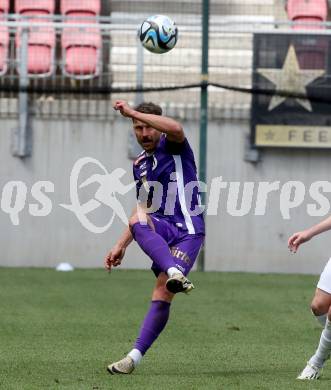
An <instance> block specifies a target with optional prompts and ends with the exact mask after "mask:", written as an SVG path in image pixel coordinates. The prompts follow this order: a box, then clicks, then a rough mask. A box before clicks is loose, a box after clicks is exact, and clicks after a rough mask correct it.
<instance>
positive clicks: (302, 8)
mask: <svg viewBox="0 0 331 390" xmlns="http://www.w3.org/2000/svg"><path fill="white" fill-rule="evenodd" d="M287 15H288V18H289V19H290V20H292V21H293V22H307V23H310V22H313V23H318V22H324V21H326V18H327V15H328V4H327V0H288V2H287ZM293 28H294V29H298V30H302V29H305V30H315V29H321V28H324V27H323V26H322V25H309V24H307V25H303V24H302V25H296V26H293Z"/></svg>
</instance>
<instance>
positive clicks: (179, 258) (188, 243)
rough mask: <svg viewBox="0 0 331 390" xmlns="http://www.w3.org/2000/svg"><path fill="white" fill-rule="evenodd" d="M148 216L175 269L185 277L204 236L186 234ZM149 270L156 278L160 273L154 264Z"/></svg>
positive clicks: (171, 225)
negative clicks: (165, 243) (167, 249)
mask: <svg viewBox="0 0 331 390" xmlns="http://www.w3.org/2000/svg"><path fill="white" fill-rule="evenodd" d="M149 216H150V217H151V219H152V222H153V224H154V228H155V231H156V233H158V234H159V235H160V236H162V237H163V238H164V239H165V241H167V243H168V245H169V248H170V251H171V253H172V256H173V258H174V260H175V262H176V266H177V268H178V269H180V270H181V271H182V272H183V274H184V275H187V274H188V273H189V272H190V270H191V268H192V267H193V265H194V262H195V260H196V258H197V257H198V254H199V251H200V248H201V246H202V244H203V242H204V239H205V236H204V235H202V234H188V233H187V232H185V231H183V230H181V229H179V228H178V227H177V226H175V225H173V224H172V223H170V222H168V221H167V220H166V219H164V218H158V217H156V216H154V215H152V214H150V215H149ZM151 270H152V271H153V272H154V274H155V276H156V277H158V275H159V274H160V273H161V272H162V270H161V269H160V268H159V267H158V266H157V265H156V264H155V263H154V262H153V264H152V267H151Z"/></svg>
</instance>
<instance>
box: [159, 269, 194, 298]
mask: <svg viewBox="0 0 331 390" xmlns="http://www.w3.org/2000/svg"><path fill="white" fill-rule="evenodd" d="M166 287H167V289H168V291H170V292H172V293H173V294H177V293H179V292H184V293H185V294H188V293H189V292H190V291H192V290H193V289H194V286H193V283H192V282H191V281H190V280H188V279H187V277H185V276H184V275H183V274H180V273H178V274H174V275H173V276H172V277H170V278H169V279H168V280H167V282H166Z"/></svg>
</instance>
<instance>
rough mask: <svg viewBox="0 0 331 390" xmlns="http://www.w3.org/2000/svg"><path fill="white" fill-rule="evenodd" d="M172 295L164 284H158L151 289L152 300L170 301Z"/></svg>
mask: <svg viewBox="0 0 331 390" xmlns="http://www.w3.org/2000/svg"><path fill="white" fill-rule="evenodd" d="M173 297H174V294H173V293H171V292H170V291H168V290H167V288H166V286H165V285H162V286H161V285H159V286H157V287H155V289H154V291H153V296H152V300H153V301H166V302H171V301H172V299H173Z"/></svg>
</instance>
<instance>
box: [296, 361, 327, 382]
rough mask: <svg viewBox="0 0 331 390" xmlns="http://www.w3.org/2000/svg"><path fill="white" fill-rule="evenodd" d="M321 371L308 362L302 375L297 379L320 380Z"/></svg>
mask: <svg viewBox="0 0 331 390" xmlns="http://www.w3.org/2000/svg"><path fill="white" fill-rule="evenodd" d="M321 371H322V368H319V367H316V366H313V365H312V364H310V363H309V362H308V363H307V365H306V367H305V368H304V369H303V371H302V372H301V374H300V375H299V376H298V377H297V379H300V380H308V381H310V380H314V379H318V378H319V377H320V376H321Z"/></svg>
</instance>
